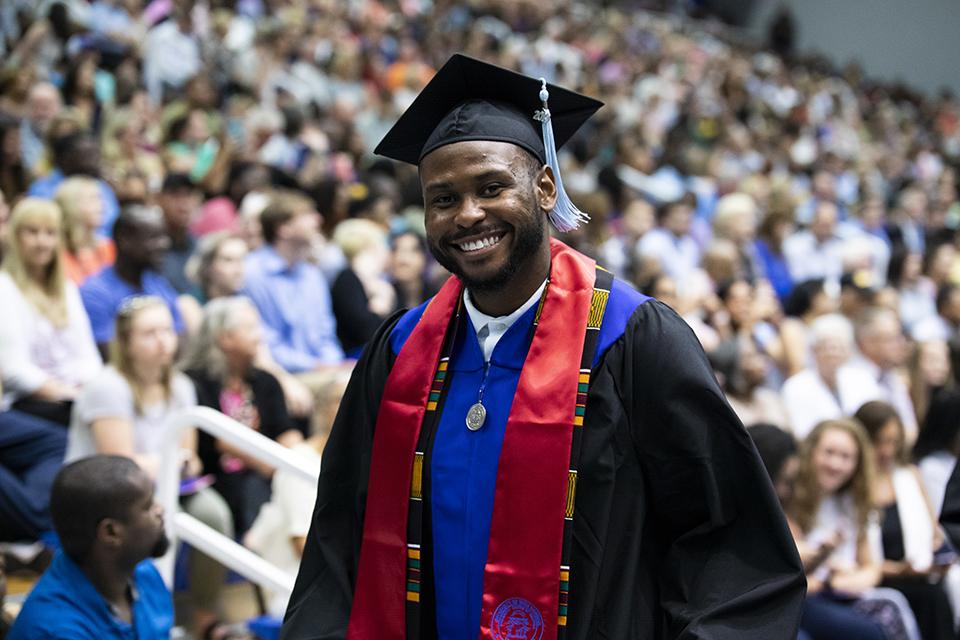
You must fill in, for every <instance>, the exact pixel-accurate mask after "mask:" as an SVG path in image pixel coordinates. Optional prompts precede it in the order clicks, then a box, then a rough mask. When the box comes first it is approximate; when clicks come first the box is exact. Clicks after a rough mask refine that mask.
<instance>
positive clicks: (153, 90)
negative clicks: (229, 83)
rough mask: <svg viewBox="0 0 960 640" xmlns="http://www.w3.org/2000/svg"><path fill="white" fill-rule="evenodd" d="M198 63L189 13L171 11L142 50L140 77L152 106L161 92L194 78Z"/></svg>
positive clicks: (154, 29) (160, 100)
mask: <svg viewBox="0 0 960 640" xmlns="http://www.w3.org/2000/svg"><path fill="white" fill-rule="evenodd" d="M200 63H201V60H200V45H199V43H198V42H197V37H196V36H195V35H193V29H192V20H191V18H190V14H189V12H186V11H175V12H174V13H173V14H171V16H170V20H167V21H165V22H162V23H160V24H159V25H157V26H156V27H154V28H153V29H151V30H150V33H149V34H147V42H146V44H145V46H144V54H143V77H144V80H145V81H146V83H147V92H148V93H149V94H150V99H151V100H153V102H154V104H160V103H161V102H162V101H163V92H164V90H166V89H168V88H173V89H179V88H180V87H182V86H183V85H184V83H185V82H186V81H187V80H189V79H190V78H192V77H193V76H194V75H196V74H197V73H198V72H199V71H200Z"/></svg>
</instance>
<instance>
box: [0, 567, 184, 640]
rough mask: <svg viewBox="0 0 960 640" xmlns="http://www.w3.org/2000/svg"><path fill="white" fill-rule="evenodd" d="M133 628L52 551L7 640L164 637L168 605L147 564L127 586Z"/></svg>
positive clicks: (156, 576) (169, 620)
mask: <svg viewBox="0 0 960 640" xmlns="http://www.w3.org/2000/svg"><path fill="white" fill-rule="evenodd" d="M130 586H131V593H132V596H133V624H132V625H131V624H129V623H127V622H124V621H123V620H120V619H119V618H117V617H116V616H114V615H113V613H112V611H111V607H110V605H109V604H108V603H107V601H106V600H104V599H103V596H102V595H100V592H98V591H97V589H96V587H94V586H93V584H92V583H91V582H90V580H89V579H88V578H87V576H86V575H85V574H84V573H83V571H81V570H80V567H78V566H77V565H76V564H75V563H74V562H73V560H71V559H70V558H69V557H67V555H66V554H65V553H63V552H62V551H58V552H57V554H56V556H54V558H53V562H52V563H51V564H50V568H49V569H47V572H46V573H44V574H43V577H41V578H40V580H39V581H38V582H37V584H36V586H35V587H34V588H33V591H31V592H30V595H29V597H27V601H26V602H25V603H24V604H23V608H22V609H21V610H20V614H19V615H18V616H17V619H16V621H15V622H14V623H13V628H12V629H10V635H9V636H7V640H160V639H161V638H162V639H166V638H169V637H170V629H171V627H172V626H173V599H172V598H171V597H170V591H169V590H168V589H167V587H166V585H165V584H164V583H163V579H162V578H161V577H160V573H159V572H158V571H157V569H156V567H154V566H153V562H152V561H150V560H145V561H143V562H141V563H140V564H139V565H137V568H136V569H134V572H133V581H132V583H131V585H130Z"/></svg>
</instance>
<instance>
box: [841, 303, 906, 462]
mask: <svg viewBox="0 0 960 640" xmlns="http://www.w3.org/2000/svg"><path fill="white" fill-rule="evenodd" d="M854 337H855V339H856V343H857V347H858V349H859V350H860V354H859V355H858V356H855V357H854V358H853V359H852V360H851V361H850V366H851V367H855V368H859V369H861V370H862V371H864V372H865V373H866V374H868V375H869V376H870V378H871V379H873V380H874V381H875V382H876V384H877V389H876V392H875V393H876V397H877V399H879V400H884V401H886V402H889V403H890V404H892V405H893V406H894V407H895V408H896V410H897V413H898V414H899V416H900V422H901V424H902V426H903V428H904V431H905V433H906V438H907V447H909V446H910V445H912V444H913V442H915V441H916V439H917V416H916V412H915V411H914V407H913V400H912V399H911V398H910V390H909V389H908V388H907V383H906V382H905V381H904V380H903V377H902V376H901V375H900V368H901V367H902V366H903V364H904V362H905V361H906V356H907V349H906V347H907V341H906V339H905V338H904V335H903V329H902V328H901V326H900V321H899V319H898V318H897V314H896V312H894V311H889V310H884V309H868V310H867V311H865V312H863V313H862V314H860V316H859V317H857V318H856V319H855V320H854Z"/></svg>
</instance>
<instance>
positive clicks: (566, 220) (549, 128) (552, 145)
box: [533, 78, 590, 233]
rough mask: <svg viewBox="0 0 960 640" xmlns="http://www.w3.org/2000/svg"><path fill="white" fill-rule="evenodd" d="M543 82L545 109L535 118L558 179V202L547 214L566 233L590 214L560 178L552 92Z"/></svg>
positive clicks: (542, 97)
mask: <svg viewBox="0 0 960 640" xmlns="http://www.w3.org/2000/svg"><path fill="white" fill-rule="evenodd" d="M540 82H541V83H542V85H541V89H540V101H541V102H542V103H543V110H542V111H537V112H536V113H535V114H534V116H533V119H534V120H537V121H538V122H540V123H541V125H543V146H544V149H545V150H546V154H547V164H548V165H549V166H550V168H551V169H553V176H554V179H556V181H557V203H556V204H555V205H554V207H553V210H552V211H550V212H549V213H548V214H547V215H548V217H549V218H550V222H552V223H553V226H555V227H556V228H557V229H559V230H560V231H562V232H564V233H566V232H567V231H573V230H574V229H576V228H578V227H579V226H580V223H581V222H587V221H588V220H589V219H590V216H588V215H587V214H585V213H584V212H583V211H580V210H579V209H577V207H576V206H575V205H574V204H573V202H571V201H570V198H569V197H568V196H567V192H566V190H565V189H564V188H563V180H561V178H560V160H559V158H557V143H556V141H555V140H554V137H553V123H551V122H550V120H551V118H550V109H549V108H548V107H547V100H548V99H549V98H550V92H549V91H547V81H546V80H544V79H543V78H540Z"/></svg>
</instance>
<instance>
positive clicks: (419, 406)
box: [347, 240, 602, 640]
mask: <svg viewBox="0 0 960 640" xmlns="http://www.w3.org/2000/svg"><path fill="white" fill-rule="evenodd" d="M550 249H551V272H550V282H549V285H548V287H547V294H546V297H545V299H544V300H543V309H542V312H541V314H540V320H539V324H538V326H537V328H536V331H535V333H534V336H533V339H532V341H531V343H530V348H529V351H528V352H527V357H526V360H525V362H524V366H523V371H522V373H521V375H520V381H519V383H518V386H517V391H516V395H515V396H514V400H513V405H512V408H511V411H510V418H509V419H508V421H507V426H506V431H505V433H504V438H503V446H502V448H501V452H500V461H499V466H498V471H497V481H496V490H495V494H494V503H493V521H492V526H491V530H490V546H489V548H488V552H487V564H486V569H485V572H484V584H483V589H484V595H483V609H482V614H481V619H480V638H482V639H496V640H499V638H502V637H504V636H505V632H506V631H508V630H509V629H510V625H514V624H519V625H521V627H522V626H523V625H534V627H539V629H531V632H533V633H534V635H531V636H529V637H536V638H543V639H550V638H556V637H557V627H558V623H559V622H560V620H561V619H560V618H558V611H565V609H566V603H565V602H564V603H561V602H560V589H559V588H558V585H560V584H561V577H562V576H561V564H562V563H561V551H562V546H563V538H564V522H565V516H566V515H567V513H568V505H567V500H568V489H570V488H572V487H571V485H570V483H571V482H572V480H571V478H570V475H571V474H570V473H569V472H570V462H571V460H570V452H571V442H572V437H573V433H574V422H575V420H581V421H582V402H583V401H584V400H585V392H586V383H587V382H588V381H589V373H587V380H582V379H581V364H582V363H581V356H582V354H583V346H584V337H585V335H586V331H587V323H588V319H591V300H592V297H593V293H594V291H593V290H594V282H595V280H596V263H595V262H594V261H593V260H591V259H589V258H587V257H585V256H583V255H581V254H579V253H577V252H575V251H573V250H572V249H570V248H569V247H567V246H566V245H564V244H562V243H560V242H558V241H556V240H551V244H550ZM459 297H460V282H459V281H458V280H457V279H455V278H450V279H449V280H448V281H447V283H446V284H445V285H444V286H443V288H442V289H441V291H440V293H438V294H437V296H436V297H435V298H434V299H433V301H432V302H431V303H430V304H429V305H428V306H427V309H426V310H425V311H424V313H423V316H422V318H421V320H420V322H419V323H418V324H417V326H416V328H415V329H414V331H413V332H412V333H411V335H410V337H409V338H408V339H407V341H406V343H405V344H404V346H403V348H402V349H401V350H400V353H399V355H398V356H397V360H396V363H395V364H394V367H393V369H392V371H391V372H390V375H389V377H388V380H387V385H386V388H385V390H384V395H383V399H382V401H381V403H380V412H379V415H378V417H377V429H376V434H375V436H374V439H373V452H372V459H371V464H370V482H369V491H368V495H367V508H366V516H365V524H364V529H363V546H362V550H361V554H360V568H359V573H358V576H357V587H356V591H355V594H354V600H353V608H352V610H351V614H350V625H349V630H348V633H347V638H348V640H404V638H405V603H406V599H407V598H408V597H410V596H409V595H405V594H407V567H408V564H407V562H408V547H407V518H408V509H409V498H410V496H411V486H412V484H411V483H412V482H413V481H414V479H415V478H414V467H415V465H414V458H415V452H416V445H417V440H418V436H419V432H420V428H421V426H422V424H423V418H424V414H425V413H426V412H427V405H428V402H430V401H431V400H433V401H434V402H435V400H436V398H431V397H430V396H431V391H432V390H433V389H432V388H433V387H435V386H436V381H435V379H434V378H435V374H437V372H438V362H439V361H440V354H441V349H442V347H443V343H444V337H445V335H446V333H447V329H448V327H449V325H450V321H451V317H452V316H453V313H454V310H455V309H456V307H457V304H458V301H459ZM600 314H601V316H602V310H601V311H600ZM594 315H596V314H594ZM592 326H594V325H592ZM596 326H599V325H596ZM586 366H587V367H589V366H590V365H589V364H587V365H586ZM440 369H441V371H442V370H443V369H444V368H443V367H440ZM438 375H439V374H438ZM439 377H440V380H441V384H442V375H439ZM581 383H583V386H579V385H581ZM578 391H580V392H581V395H580V398H579V400H580V402H581V405H580V407H578V406H577V405H578ZM431 410H432V408H431ZM578 415H579V416H580V418H577V417H576V416H578ZM463 428H464V429H466V428H467V427H466V425H464V426H463ZM421 464H422V462H421ZM419 471H420V469H419V467H418V470H417V474H416V475H417V476H419ZM413 486H415V487H416V491H419V477H417V478H416V483H415V484H414V485H413ZM572 499H573V496H572V491H571V495H570V500H571V501H572ZM570 506H572V505H570ZM570 515H572V513H571V514H570ZM417 557H419V556H417ZM418 566H419V565H418ZM564 584H565V582H564ZM414 597H415V596H414ZM561 605H562V607H561Z"/></svg>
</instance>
